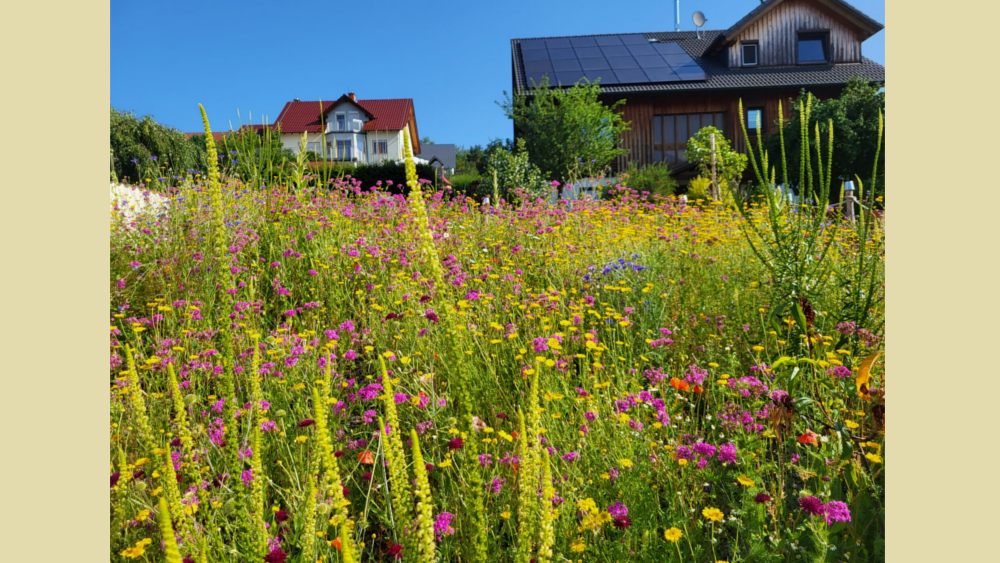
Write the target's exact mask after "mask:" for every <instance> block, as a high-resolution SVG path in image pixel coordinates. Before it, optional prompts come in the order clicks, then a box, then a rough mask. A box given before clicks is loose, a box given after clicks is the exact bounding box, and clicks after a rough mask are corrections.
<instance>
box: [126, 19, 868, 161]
mask: <svg viewBox="0 0 1000 563" xmlns="http://www.w3.org/2000/svg"><path fill="white" fill-rule="evenodd" d="M850 3H851V4H852V5H854V6H855V7H856V8H858V9H859V10H861V11H862V12H864V13H865V14H867V15H868V16H870V17H872V18H873V19H875V20H877V21H879V22H882V23H883V24H884V23H885V2H884V0H851V2H850ZM758 4H759V0H681V29H682V30H693V29H694V24H693V23H692V22H691V14H692V13H694V11H695V10H701V11H702V12H704V14H705V15H706V17H707V18H708V23H707V24H706V25H705V27H704V28H705V29H726V28H727V27H729V26H730V25H732V24H733V23H735V22H736V21H737V20H739V19H740V18H741V17H743V16H744V15H746V14H747V13H748V12H749V11H750V10H752V9H753V8H754V7H755V6H757V5H758ZM674 24H675V16H674V3H673V2H671V1H669V0H658V1H655V2H654V1H650V0H638V1H626V2H621V1H619V2H610V1H609V0H602V1H595V0H527V1H526V0H506V1H504V2H478V1H469V0H444V1H437V2H402V1H399V0H383V1H379V2H370V3H340V2H330V1H329V0H326V1H316V0H313V1H299V0H283V1H280V2H279V1H263V0H242V1H240V2H233V1H229V0H199V1H196V2H192V1H189V0H172V1H170V2H158V3H153V2H144V1H143V2H136V1H135V0H112V2H111V105H112V106H113V107H114V108H115V109H118V110H127V111H134V112H136V113H137V114H138V115H147V114H149V115H152V116H153V118H154V119H156V120H157V121H159V122H160V123H164V124H166V125H169V126H171V127H176V128H177V129H180V130H182V131H198V130H201V128H202V127H201V118H200V115H199V113H198V104H199V103H201V104H203V105H204V106H205V109H206V110H207V111H208V115H209V118H210V120H211V122H212V129H213V130H216V131H220V130H227V129H228V128H229V123H230V121H231V122H232V124H233V126H234V127H236V126H237V124H238V123H239V121H238V117H237V110H239V115H240V116H241V117H242V121H243V123H248V122H249V120H248V118H249V115H250V114H251V113H252V115H253V120H254V122H255V123H260V120H261V117H262V116H264V115H267V116H269V117H270V120H272V121H273V119H274V118H275V117H277V115H278V112H280V111H281V108H282V107H283V106H284V104H285V102H286V101H289V100H292V99H294V98H300V99H303V100H316V99H324V100H327V99H335V98H338V97H340V96H341V95H342V94H344V93H346V92H348V91H354V92H356V93H357V95H358V97H359V98H361V99H365V98H413V100H414V104H415V107H416V112H417V127H418V129H419V133H420V136H421V137H430V138H431V139H432V140H434V141H435V142H438V143H455V144H458V145H465V146H468V145H472V144H486V143H487V142H488V141H489V140H490V139H492V138H495V137H510V136H512V130H513V128H512V125H511V122H510V121H509V120H508V119H507V118H506V117H505V116H504V115H503V112H502V111H501V109H500V108H499V107H498V106H497V105H496V103H495V102H496V101H499V100H502V99H503V92H504V90H507V91H508V92H509V91H510V90H511V52H510V40H511V39H513V38H523V37H541V36H553V35H585V34H596V33H635V32H649V31H672V30H673V29H674ZM862 54H863V55H864V56H866V57H868V58H870V59H873V60H875V61H877V62H879V63H882V64H885V30H883V31H881V32H880V33H878V34H877V35H875V36H873V37H872V38H870V39H868V40H867V41H865V43H864V44H862Z"/></svg>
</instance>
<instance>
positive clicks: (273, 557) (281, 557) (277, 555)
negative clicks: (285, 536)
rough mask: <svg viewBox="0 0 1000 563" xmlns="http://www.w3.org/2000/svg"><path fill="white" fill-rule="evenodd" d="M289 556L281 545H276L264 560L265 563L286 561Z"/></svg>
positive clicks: (283, 562)
mask: <svg viewBox="0 0 1000 563" xmlns="http://www.w3.org/2000/svg"><path fill="white" fill-rule="evenodd" d="M287 558H288V554H287V553H285V552H284V550H282V549H281V548H280V547H276V548H274V549H272V550H271V552H270V553H268V554H267V555H265V556H264V561H265V563H285V560H286V559H287Z"/></svg>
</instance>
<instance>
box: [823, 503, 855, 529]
mask: <svg viewBox="0 0 1000 563" xmlns="http://www.w3.org/2000/svg"><path fill="white" fill-rule="evenodd" d="M823 511H824V512H825V513H826V525H827V526H829V525H831V524H833V523H834V522H850V521H851V511H850V509H849V508H847V504H846V503H843V502H841V501H839V500H831V501H830V502H828V503H826V506H824V507H823Z"/></svg>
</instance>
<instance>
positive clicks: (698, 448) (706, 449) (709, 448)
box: [694, 442, 716, 458]
mask: <svg viewBox="0 0 1000 563" xmlns="http://www.w3.org/2000/svg"><path fill="white" fill-rule="evenodd" d="M715 450H716V448H715V446H713V445H712V444H706V443H705V442H698V443H697V444H695V445H694V451H695V453H696V454H698V455H703V456H705V457H708V458H711V457H713V456H714V455H715Z"/></svg>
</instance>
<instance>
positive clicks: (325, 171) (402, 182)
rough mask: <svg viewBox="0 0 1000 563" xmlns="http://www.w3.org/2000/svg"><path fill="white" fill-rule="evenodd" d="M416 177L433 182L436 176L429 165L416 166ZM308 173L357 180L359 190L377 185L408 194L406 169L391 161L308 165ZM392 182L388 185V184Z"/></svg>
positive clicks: (394, 191)
mask: <svg viewBox="0 0 1000 563" xmlns="http://www.w3.org/2000/svg"><path fill="white" fill-rule="evenodd" d="M416 167H417V177H418V178H420V179H421V180H429V181H431V182H433V181H434V179H435V177H436V176H437V173H436V171H435V170H434V167H433V166H431V165H429V164H417V165H416ZM309 173H311V174H319V175H320V176H322V177H324V178H339V177H346V176H350V177H351V178H353V179H355V180H357V181H358V182H359V183H360V185H361V188H363V189H366V190H367V189H370V188H371V187H373V186H376V185H379V182H381V184H380V185H381V186H382V188H383V189H388V190H389V191H390V192H392V193H408V190H406V167H405V165H403V164H402V163H397V162H394V161H391V160H387V161H384V162H378V163H372V164H356V165H355V164H348V163H340V162H325V163H322V164H318V165H310V166H309ZM390 181H391V182H392V184H391V185H390V184H389V182H390Z"/></svg>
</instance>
